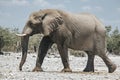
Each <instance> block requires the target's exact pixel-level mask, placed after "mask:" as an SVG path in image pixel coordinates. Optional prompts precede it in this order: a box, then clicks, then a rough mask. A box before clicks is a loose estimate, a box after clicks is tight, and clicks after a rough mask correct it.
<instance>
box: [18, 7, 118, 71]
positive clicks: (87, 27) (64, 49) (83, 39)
mask: <svg viewBox="0 0 120 80" xmlns="http://www.w3.org/2000/svg"><path fill="white" fill-rule="evenodd" d="M105 32H106V31H105V27H104V25H103V24H102V23H101V22H100V21H99V20H98V19H97V18H96V17H95V16H94V15H91V14H87V13H81V14H73V13H68V12H65V11H61V10H56V9H45V10H41V11H38V12H34V13H32V14H31V15H30V17H29V20H28V21H27V23H26V25H25V27H24V29H23V32H22V34H23V35H22V34H21V36H22V40H21V44H22V59H21V62H20V66H19V69H20V70H22V66H23V64H24V62H25V60H26V57H27V50H28V41H29V36H32V35H34V34H39V33H41V34H44V37H43V38H42V41H41V43H40V46H39V51H38V57H37V61H36V66H35V68H34V69H33V71H43V70H42V68H41V66H42V63H43V60H44V57H45V55H46V53H47V51H48V49H49V48H50V47H51V46H52V44H53V43H56V44H57V47H58V50H59V54H60V56H61V59H62V63H63V66H64V69H63V70H62V72H71V71H72V70H71V69H70V66H69V60H68V48H71V49H74V50H83V51H85V52H86V53H87V55H88V61H87V66H86V68H85V69H84V71H85V72H94V57H95V55H98V56H100V57H101V58H102V59H103V61H104V62H105V64H106V65H107V67H108V72H109V73H112V72H114V71H115V69H116V65H115V64H113V63H112V62H111V60H110V59H109V58H108V57H107V56H106V53H105Z"/></svg>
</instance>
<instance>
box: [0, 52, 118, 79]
mask: <svg viewBox="0 0 120 80" xmlns="http://www.w3.org/2000/svg"><path fill="white" fill-rule="evenodd" d="M36 55H37V54H28V57H27V60H26V63H25V64H24V66H23V71H19V70H18V65H19V62H20V59H21V53H10V54H6V55H0V80H120V56H115V55H109V57H110V58H111V59H112V61H113V62H114V63H115V64H117V70H116V71H115V72H114V73H108V72H107V67H106V66H105V64H104V63H103V61H102V60H101V58H99V57H97V56H96V57H95V72H94V73H87V72H82V70H83V69H84V68H85V65H86V61H87V57H74V56H70V67H71V69H72V70H73V72H72V73H61V72H60V71H61V70H62V68H63V66H62V63H61V59H60V58H59V56H58V57H57V58H55V57H54V56H53V55H51V56H50V57H49V58H48V57H46V58H45V60H44V63H43V66H42V67H43V69H44V71H45V72H31V71H32V69H33V68H34V66H35V62H36Z"/></svg>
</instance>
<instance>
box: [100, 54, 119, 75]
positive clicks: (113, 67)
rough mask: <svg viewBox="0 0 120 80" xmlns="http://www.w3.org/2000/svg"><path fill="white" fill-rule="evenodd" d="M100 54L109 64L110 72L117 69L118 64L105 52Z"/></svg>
mask: <svg viewBox="0 0 120 80" xmlns="http://www.w3.org/2000/svg"><path fill="white" fill-rule="evenodd" d="M99 56H100V57H101V58H102V59H103V61H104V62H105V64H106V65H107V67H108V72H109V73H112V72H114V71H115V70H116V68H117V66H116V65H115V64H114V63H113V62H112V61H111V60H110V59H109V58H108V57H107V56H106V54H105V53H104V54H100V55H99Z"/></svg>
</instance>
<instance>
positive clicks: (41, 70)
mask: <svg viewBox="0 0 120 80" xmlns="http://www.w3.org/2000/svg"><path fill="white" fill-rule="evenodd" d="M32 72H43V69H42V68H39V67H35V68H34V69H33V70H32Z"/></svg>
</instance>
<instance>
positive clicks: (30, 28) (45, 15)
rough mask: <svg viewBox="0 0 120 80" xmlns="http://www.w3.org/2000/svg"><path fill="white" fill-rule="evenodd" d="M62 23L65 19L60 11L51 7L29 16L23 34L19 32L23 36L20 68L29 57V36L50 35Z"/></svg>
mask: <svg viewBox="0 0 120 80" xmlns="http://www.w3.org/2000/svg"><path fill="white" fill-rule="evenodd" d="M62 24H63V19H62V16H61V15H60V14H59V12H58V11H52V10H49V9H48V10H43V11H42V10H41V11H38V12H34V13H32V14H31V15H30V16H29V19H28V21H27V23H26V25H25V27H24V29H23V32H22V34H17V35H18V36H21V46H22V59H21V62H20V66H19V69H20V70H22V66H23V64H24V62H25V60H26V57H27V50H28V42H29V36H32V35H34V34H39V33H43V35H44V36H49V35H50V34H51V33H52V32H54V31H55V30H56V29H57V28H58V27H59V26H60V25H62Z"/></svg>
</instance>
